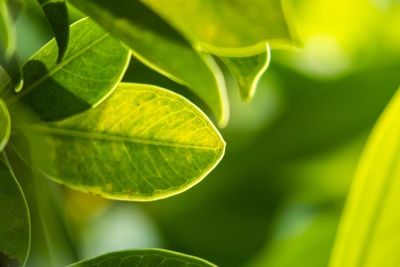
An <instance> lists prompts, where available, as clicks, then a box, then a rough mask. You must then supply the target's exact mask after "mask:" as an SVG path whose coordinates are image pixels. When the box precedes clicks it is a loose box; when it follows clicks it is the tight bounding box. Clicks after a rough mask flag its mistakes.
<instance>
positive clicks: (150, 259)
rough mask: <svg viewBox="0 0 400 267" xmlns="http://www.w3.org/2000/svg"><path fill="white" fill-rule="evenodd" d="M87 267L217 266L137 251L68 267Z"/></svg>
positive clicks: (158, 252) (160, 251)
mask: <svg viewBox="0 0 400 267" xmlns="http://www.w3.org/2000/svg"><path fill="white" fill-rule="evenodd" d="M86 266H98V267H107V266H110V267H111V266H120V267H128V266H129V267H135V266H142V267H152V266H158V267H168V266H176V267H184V266H185V267H207V266H209V267H216V265H214V264H212V263H211V262H208V261H206V260H203V259H200V258H197V257H194V256H190V255H186V254H183V253H178V252H174V251H169V250H165V249H154V248H152V249H137V250H125V251H117V252H111V253H108V254H104V255H102V256H99V257H96V258H93V259H89V260H84V261H81V262H78V263H74V264H71V265H69V266H68V267H86Z"/></svg>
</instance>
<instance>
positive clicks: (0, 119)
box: [0, 99, 11, 151]
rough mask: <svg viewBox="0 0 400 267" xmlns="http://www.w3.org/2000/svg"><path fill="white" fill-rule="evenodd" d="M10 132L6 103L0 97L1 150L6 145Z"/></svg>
mask: <svg viewBox="0 0 400 267" xmlns="http://www.w3.org/2000/svg"><path fill="white" fill-rule="evenodd" d="M10 132H11V119H10V114H9V113H8V109H7V106H6V104H5V103H4V101H3V100H1V99H0V151H3V149H4V147H5V146H6V145H7V143H8V138H10Z"/></svg>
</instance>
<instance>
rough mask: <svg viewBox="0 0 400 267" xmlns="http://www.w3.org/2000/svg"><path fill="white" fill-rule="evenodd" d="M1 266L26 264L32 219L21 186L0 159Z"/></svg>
mask: <svg viewBox="0 0 400 267" xmlns="http://www.w3.org/2000/svg"><path fill="white" fill-rule="evenodd" d="M0 218H1V220H0V240H1V242H0V266H24V264H25V262H26V258H27V256H28V252H29V244H30V220H29V211H28V206H27V204H26V201H25V197H24V195H23V193H22V190H21V187H20V186H19V184H18V182H17V180H16V179H15V177H14V176H13V175H12V173H11V172H10V171H9V169H8V168H7V166H6V165H5V164H4V163H3V162H2V161H0Z"/></svg>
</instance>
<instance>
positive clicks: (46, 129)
mask: <svg viewBox="0 0 400 267" xmlns="http://www.w3.org/2000/svg"><path fill="white" fill-rule="evenodd" d="M20 128H25V129H26V128H30V129H31V130H33V131H36V132H41V133H50V134H56V135H64V136H71V137H79V138H86V139H97V140H103V141H114V142H121V143H124V142H126V143H135V144H142V145H153V146H167V147H176V148H189V149H202V150H219V149H222V148H223V145H219V146H201V145H190V144H181V143H172V142H165V141H159V140H149V139H144V138H137V137H126V136H121V135H115V134H109V133H99V132H88V131H83V130H72V129H65V128H59V127H50V126H44V125H24V126H22V125H21V126H20Z"/></svg>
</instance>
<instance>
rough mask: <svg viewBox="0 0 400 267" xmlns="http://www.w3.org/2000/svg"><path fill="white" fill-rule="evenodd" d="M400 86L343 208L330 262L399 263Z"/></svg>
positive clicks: (343, 265)
mask: <svg viewBox="0 0 400 267" xmlns="http://www.w3.org/2000/svg"><path fill="white" fill-rule="evenodd" d="M399 114H400V90H399V91H398V92H397V93H396V95H395V96H394V97H393V99H392V101H391V102H390V103H389V105H388V106H387V107H386V109H385V111H384V112H383V113H382V115H381V116H380V118H379V120H378V122H377V124H376V125H375V127H374V129H373V131H372V133H371V136H370V137H369V139H368V142H367V144H366V147H365V150H364V152H363V154H362V156H361V159H360V162H359V165H358V168H357V170H356V173H355V177H354V180H353V183H352V186H351V188H350V192H349V195H348V198H347V202H346V205H345V209H344V211H343V215H342V219H341V222H340V226H339V230H338V233H337V237H336V241H335V245H334V249H333V252H332V255H331V261H330V265H329V266H330V267H339V266H340V267H353V266H354V267H356V266H357V267H361V266H362V267H367V266H371V267H372V266H399V265H400V254H399V253H398V249H399V240H400V239H399V237H400V235H399V234H398V231H396V229H397V228H396V227H397V226H398V223H399V221H400V209H399V203H400V116H399Z"/></svg>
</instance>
